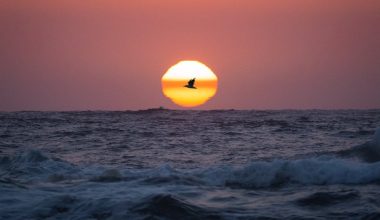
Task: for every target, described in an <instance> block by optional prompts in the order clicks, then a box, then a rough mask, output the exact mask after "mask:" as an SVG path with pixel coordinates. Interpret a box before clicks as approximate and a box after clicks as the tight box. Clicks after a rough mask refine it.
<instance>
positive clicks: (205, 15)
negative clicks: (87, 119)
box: [0, 0, 380, 111]
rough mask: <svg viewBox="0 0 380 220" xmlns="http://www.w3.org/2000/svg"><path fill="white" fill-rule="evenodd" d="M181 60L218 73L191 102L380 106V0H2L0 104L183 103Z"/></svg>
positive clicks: (104, 106)
mask: <svg viewBox="0 0 380 220" xmlns="http://www.w3.org/2000/svg"><path fill="white" fill-rule="evenodd" d="M180 60H199V61H201V62H203V63H205V64H206V65H208V66H209V67H210V68H211V69H212V70H213V71H214V72H215V74H216V75H217V76H218V78H219V86H218V92H217V94H216V96H215V97H214V98H212V99H211V100H210V101H209V102H207V103H206V104H205V105H203V106H201V107H198V108H196V109H230V108H233V109H310V108H317V109H345V108H359V109H366V108H380V1H376V0H371V1H370V0H364V1H360V0H356V1H353V0H346V1H344V0H339V1H337V0H329V1H327V0H320V1H310V0H291V1H290V0H281V1H280V0H278V1H265V0H260V1H255V0H253V1H249V0H246V1H227V0H220V1H201V0H194V1H175V0H162V1H100V0H94V1H73V0H68V1H22V0H20V1H4V0H0V111H13V110H126V109H131V110H135V109H145V108H153V107H158V106H164V107H166V108H176V109H181V108H180V107H178V106H176V105H174V104H172V103H171V101H170V100H169V99H167V98H166V97H164V95H163V94H162V92H161V81H160V79H161V77H162V75H163V74H164V73H165V71H166V70H167V69H168V68H169V67H170V66H171V65H174V64H175V63H177V62H178V61H180Z"/></svg>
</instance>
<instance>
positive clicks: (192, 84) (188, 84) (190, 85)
mask: <svg viewBox="0 0 380 220" xmlns="http://www.w3.org/2000/svg"><path fill="white" fill-rule="evenodd" d="M194 83H195V78H193V79H190V80H189V82H187V85H185V86H184V87H187V88H189V89H196V87H194Z"/></svg>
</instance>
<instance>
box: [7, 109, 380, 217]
mask: <svg viewBox="0 0 380 220" xmlns="http://www.w3.org/2000/svg"><path fill="white" fill-rule="evenodd" d="M379 127H380V110H360V111H357V110H341V111H321V110H309V111H235V110H229V111H227V110H223V111H174V110H155V109H152V110H143V111H124V112H3V113H0V219H304V218H308V219H325V218H330V219H380V185H379V183H380V128H379Z"/></svg>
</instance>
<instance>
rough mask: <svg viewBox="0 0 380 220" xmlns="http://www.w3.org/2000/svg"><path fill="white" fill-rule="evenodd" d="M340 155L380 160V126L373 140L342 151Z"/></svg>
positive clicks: (366, 159) (364, 159) (366, 160)
mask: <svg viewBox="0 0 380 220" xmlns="http://www.w3.org/2000/svg"><path fill="white" fill-rule="evenodd" d="M338 155H340V156H343V157H357V158H359V159H361V160H363V161H365V162H378V161H380V127H379V128H377V129H376V132H375V134H374V136H373V138H372V140H371V141H369V142H366V143H364V144H362V145H359V146H356V147H353V148H351V149H348V150H343V151H340V152H338Z"/></svg>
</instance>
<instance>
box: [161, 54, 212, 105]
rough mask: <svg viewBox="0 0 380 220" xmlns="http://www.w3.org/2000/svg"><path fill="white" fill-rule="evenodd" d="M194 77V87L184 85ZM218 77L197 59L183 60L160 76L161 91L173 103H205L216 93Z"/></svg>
mask: <svg viewBox="0 0 380 220" xmlns="http://www.w3.org/2000/svg"><path fill="white" fill-rule="evenodd" d="M191 79H195V81H194V87H195V88H189V87H185V85H190V84H188V83H189V81H190V80H191ZM217 84H218V78H217V77H216V75H215V74H214V73H213V72H212V70H211V69H210V68H208V67H207V66H206V65H204V64H203V63H201V62H199V61H193V60H184V61H180V62H178V63H177V64H175V65H173V66H172V67H170V68H169V69H168V71H166V73H165V74H164V75H163V76H162V79H161V85H162V92H163V93H164V95H165V96H166V97H168V98H169V99H170V100H171V101H172V102H174V103H175V104H177V105H179V106H182V107H195V106H198V105H202V104H204V103H206V102H207V101H208V100H209V99H210V98H211V97H213V96H214V95H215V94H216V91H217Z"/></svg>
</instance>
